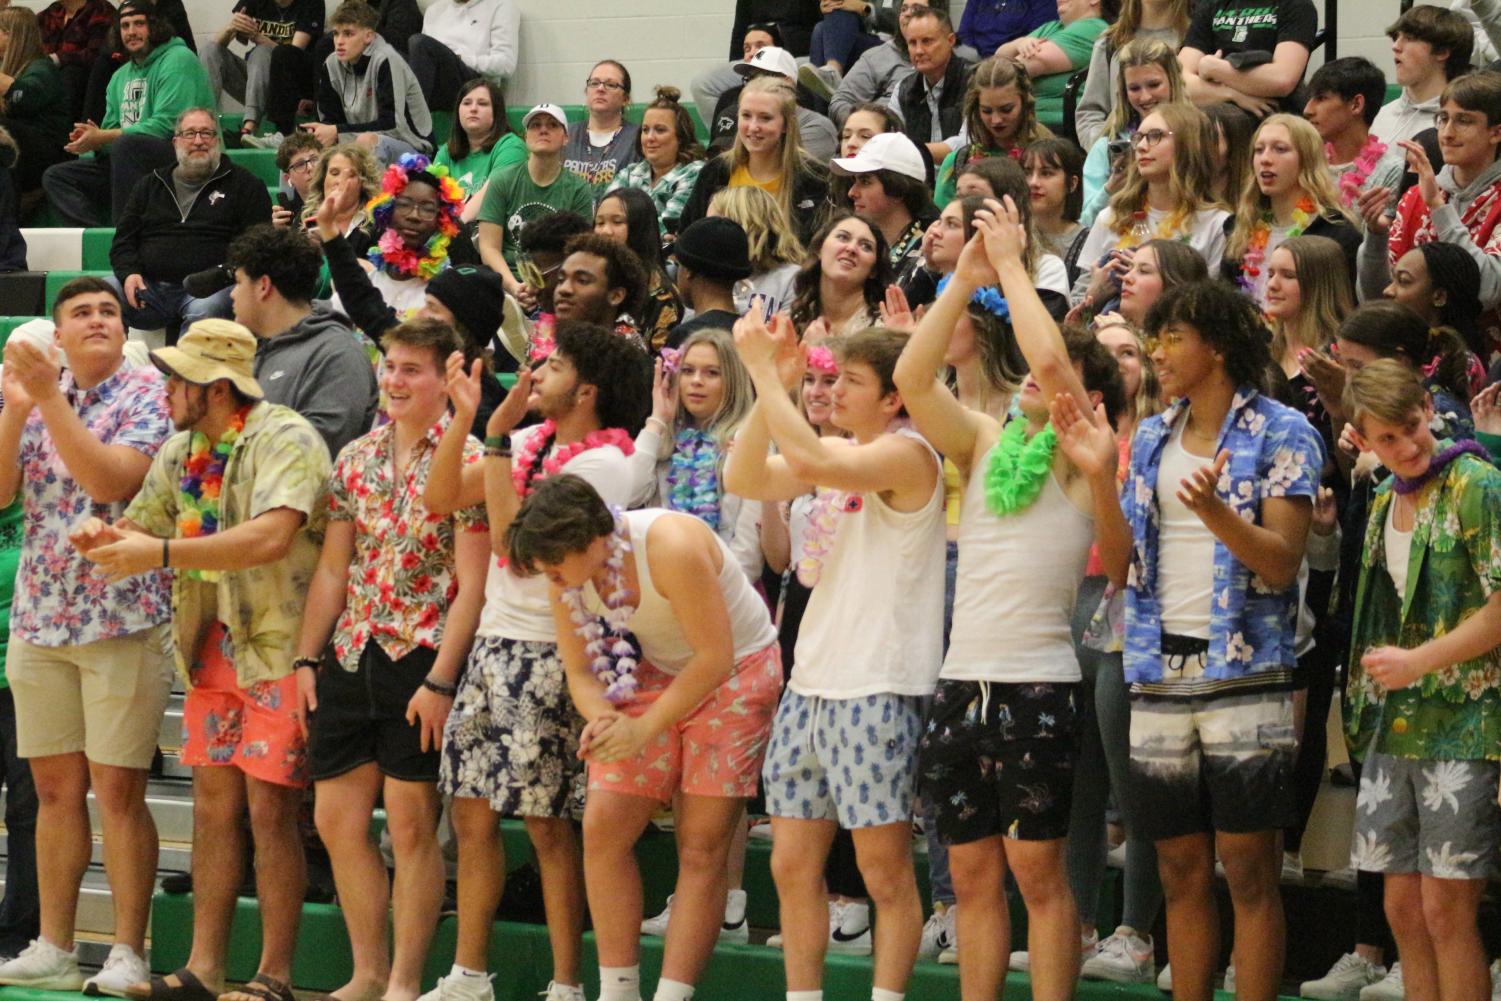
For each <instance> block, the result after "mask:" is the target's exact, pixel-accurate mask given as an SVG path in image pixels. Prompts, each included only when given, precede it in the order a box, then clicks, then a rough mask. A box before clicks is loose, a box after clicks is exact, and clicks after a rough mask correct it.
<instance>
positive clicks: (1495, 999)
mask: <svg viewBox="0 0 1501 1001" xmlns="http://www.w3.org/2000/svg"><path fill="white" fill-rule="evenodd" d="M1491 1001H1501V959H1498V960H1496V961H1495V962H1493V963H1491Z"/></svg>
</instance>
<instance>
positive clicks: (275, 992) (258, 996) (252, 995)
mask: <svg viewBox="0 0 1501 1001" xmlns="http://www.w3.org/2000/svg"><path fill="white" fill-rule="evenodd" d="M218 1001H296V998H295V997H294V996H293V994H292V987H291V985H289V984H286V983H283V982H282V981H280V980H277V979H276V978H275V977H273V976H270V975H269V974H265V973H257V974H256V975H255V976H253V977H251V978H250V979H249V980H248V981H247V982H246V983H245V984H244V985H242V986H240V987H238V988H236V989H234V990H232V991H225V992H224V993H223V994H220V995H219V997H218Z"/></svg>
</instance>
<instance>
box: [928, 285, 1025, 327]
mask: <svg viewBox="0 0 1501 1001" xmlns="http://www.w3.org/2000/svg"><path fill="white" fill-rule="evenodd" d="M953 280H954V276H953V275H944V276H943V278H942V280H940V281H939V283H938V294H939V295H943V290H944V289H946V288H948V287H949V282H951V281H953ZM969 301H970V302H972V303H974V304H975V305H976V306H979V307H980V308H981V309H983V310H985V312H987V313H990V314H992V315H994V316H998V317H1000V318H1001V319H1003V320H1005V321H1006V322H1007V323H1009V322H1011V304H1010V303H1008V302H1007V301H1006V297H1005V296H1003V295H1001V290H1000V289H999V288H997V287H996V286H994V285H986V286H984V287H983V288H977V289H975V294H974V295H972V296H970V297H969Z"/></svg>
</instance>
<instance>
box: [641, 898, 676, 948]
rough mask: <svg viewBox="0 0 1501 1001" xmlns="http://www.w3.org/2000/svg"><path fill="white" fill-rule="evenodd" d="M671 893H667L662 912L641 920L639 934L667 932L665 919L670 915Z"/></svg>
mask: <svg viewBox="0 0 1501 1001" xmlns="http://www.w3.org/2000/svg"><path fill="white" fill-rule="evenodd" d="M672 898H673V894H671V893H669V894H668V895H667V906H666V907H663V908H662V913H661V914H658V915H657V916H656V917H654V918H647V919H646V920H645V921H643V922H641V934H643V935H656V936H659V937H660V936H663V935H666V934H667V919H668V918H670V917H672Z"/></svg>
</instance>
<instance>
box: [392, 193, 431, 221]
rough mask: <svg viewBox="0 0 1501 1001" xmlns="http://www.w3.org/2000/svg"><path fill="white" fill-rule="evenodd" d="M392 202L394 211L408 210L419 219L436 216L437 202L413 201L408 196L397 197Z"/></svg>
mask: <svg viewBox="0 0 1501 1001" xmlns="http://www.w3.org/2000/svg"><path fill="white" fill-rule="evenodd" d="M393 204H394V205H395V208H396V211H398V212H410V213H411V214H412V215H414V216H416V217H417V218H419V219H436V218H438V203H437V202H418V201H413V200H412V199H410V198H398V199H396V201H395V202H394V203H393Z"/></svg>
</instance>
